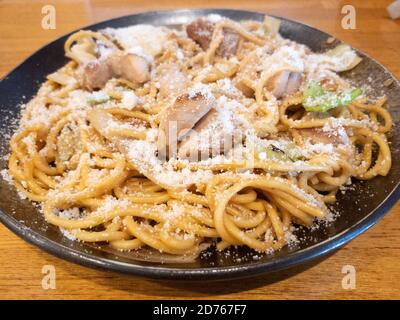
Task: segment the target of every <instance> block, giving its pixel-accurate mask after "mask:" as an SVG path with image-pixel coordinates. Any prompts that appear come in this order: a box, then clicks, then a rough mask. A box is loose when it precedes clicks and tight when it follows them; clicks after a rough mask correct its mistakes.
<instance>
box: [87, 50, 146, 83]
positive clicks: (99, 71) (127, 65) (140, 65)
mask: <svg viewBox="0 0 400 320" xmlns="http://www.w3.org/2000/svg"><path fill="white" fill-rule="evenodd" d="M111 78H123V79H126V80H128V81H131V82H133V83H139V84H140V83H144V82H146V81H148V80H149V79H150V66H149V63H148V62H147V61H146V59H145V58H143V57H141V56H138V55H136V54H132V53H127V54H119V53H118V54H113V55H110V56H109V57H107V58H106V59H104V60H98V61H94V62H90V63H88V64H87V65H86V66H85V67H84V72H83V84H84V86H85V87H86V88H87V89H89V90H93V89H99V88H102V87H103V86H104V85H105V84H106V82H107V81H108V80H110V79H111Z"/></svg>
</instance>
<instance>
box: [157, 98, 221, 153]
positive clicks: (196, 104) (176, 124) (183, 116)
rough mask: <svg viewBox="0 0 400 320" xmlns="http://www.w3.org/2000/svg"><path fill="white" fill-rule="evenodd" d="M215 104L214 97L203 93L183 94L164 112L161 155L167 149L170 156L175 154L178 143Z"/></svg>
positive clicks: (160, 129)
mask: <svg viewBox="0 0 400 320" xmlns="http://www.w3.org/2000/svg"><path fill="white" fill-rule="evenodd" d="M214 104H215V99H214V98H213V97H212V96H209V95H205V94H203V93H202V92H196V93H195V94H188V93H186V94H183V95H181V96H179V97H177V98H176V99H175V102H174V104H173V105H171V106H170V107H168V108H167V109H166V110H164V112H163V114H162V115H161V118H160V125H159V129H158V141H157V147H158V151H159V153H161V154H164V153H165V151H167V149H170V147H171V149H170V150H169V153H170V156H172V155H173V154H174V153H175V150H173V149H175V148H176V146H177V144H178V142H179V141H180V140H181V139H182V137H183V136H184V135H185V134H187V133H188V131H189V130H190V129H192V128H193V127H194V126H195V124H196V123H197V122H198V121H199V120H200V119H201V118H202V117H203V116H204V115H205V114H206V113H208V112H209V111H210V109H211V108H212V107H213V105H214Z"/></svg>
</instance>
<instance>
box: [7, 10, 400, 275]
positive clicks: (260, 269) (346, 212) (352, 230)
mask: <svg viewBox="0 0 400 320" xmlns="http://www.w3.org/2000/svg"><path fill="white" fill-rule="evenodd" d="M210 13H218V14H220V15H223V16H226V17H229V18H231V19H234V20H242V19H253V20H258V21H262V20H263V18H264V14H263V13H255V12H248V11H236V10H215V9H213V10H180V11H164V12H148V13H141V14H135V15H131V16H125V17H121V18H116V19H113V20H109V21H105V22H102V23H98V24H95V25H92V26H89V27H87V28H88V29H91V30H97V29H102V28H105V27H124V26H129V25H134V24H139V23H147V24H154V25H179V24H182V23H186V22H188V21H190V20H192V19H194V18H196V17H200V16H203V15H207V14H210ZM281 20H282V24H281V33H282V35H283V36H284V37H286V38H289V39H292V40H295V41H297V42H299V43H303V44H306V45H307V46H309V47H310V48H311V49H312V50H314V51H324V50H326V49H327V48H329V47H332V46H334V45H336V44H337V43H335V44H333V45H332V44H331V45H328V44H327V43H326V40H327V38H328V37H329V35H328V34H326V33H324V32H321V31H319V30H317V29H314V28H312V27H309V26H306V25H303V24H301V23H297V22H294V21H290V20H286V19H281ZM67 37H68V35H66V36H64V37H62V38H60V39H57V40H55V41H54V42H52V43H50V44H48V45H47V46H45V47H43V48H42V49H40V50H39V51H37V52H36V53H34V54H33V55H32V56H31V57H30V58H28V59H27V60H26V61H24V62H23V63H22V64H21V65H19V66H18V67H17V68H16V69H15V70H13V71H12V72H11V73H10V74H8V75H7V76H6V77H5V78H4V79H2V81H1V83H0V130H1V131H0V132H1V133H4V132H10V131H12V129H10V128H11V127H12V124H13V123H15V120H14V121H13V119H15V118H16V117H18V114H19V108H20V107H19V105H20V104H21V103H24V102H27V101H29V100H30V99H31V98H32V96H34V95H35V93H36V91H37V89H38V87H39V85H40V83H42V82H43V81H44V79H45V76H46V75H47V74H49V73H52V72H54V71H55V70H56V69H58V68H60V67H61V66H63V65H64V64H65V63H66V62H67V59H66V58H65V57H64V50H63V45H64V42H65V40H66V38H67ZM376 45H379V44H376ZM359 54H360V55H361V56H362V57H363V61H362V63H361V64H359V65H358V66H357V67H356V68H355V69H354V70H352V71H351V72H349V73H347V74H345V76H346V77H349V78H351V79H353V80H354V81H355V83H358V84H360V85H361V84H363V83H365V82H366V79H367V78H368V77H370V79H372V83H371V86H372V87H373V88H376V89H377V91H378V92H380V93H384V94H385V95H386V96H387V97H388V106H389V110H390V112H391V114H392V116H393V118H394V122H395V126H394V129H393V132H392V133H391V138H390V141H391V149H392V156H393V167H392V169H391V171H390V173H389V175H388V176H387V177H377V178H375V179H373V180H370V181H366V182H355V185H356V188H355V189H354V190H351V191H347V192H346V193H345V194H344V195H342V194H340V195H339V201H338V202H337V204H336V205H335V207H334V208H335V210H336V211H339V212H340V213H341V214H340V216H339V218H338V219H337V220H336V221H335V222H334V223H332V224H331V225H330V226H327V227H320V228H319V229H317V230H314V231H309V230H299V231H298V236H299V237H300V238H302V239H303V241H302V242H301V243H299V244H298V245H297V247H293V248H284V249H283V250H281V251H279V252H276V253H275V254H272V255H267V256H260V259H258V260H254V259H253V256H254V252H250V250H246V249H244V248H242V249H235V250H232V252H231V255H230V256H226V255H225V254H219V253H217V252H215V250H213V249H210V250H209V251H208V252H207V254H206V255H203V256H202V258H199V259H198V260H197V261H196V262H194V263H185V264H178V263H174V264H160V263H152V262H146V261H143V260H141V259H140V258H139V257H138V256H137V254H135V253H131V254H121V253H119V252H115V251H112V250H110V249H106V248H105V247H94V246H92V245H88V244H84V243H79V242H73V241H70V240H68V239H67V238H65V237H63V235H62V234H61V233H60V231H59V230H58V229H57V228H56V227H54V226H50V225H48V224H47V223H46V222H45V221H44V219H43V217H42V216H41V215H40V214H39V213H38V211H37V209H36V208H35V207H34V206H33V205H32V204H31V203H30V202H29V201H28V200H21V199H20V198H19V197H18V195H17V193H16V191H15V189H14V187H12V186H11V185H10V184H8V183H7V182H6V181H3V180H2V179H1V178H0V197H1V198H0V220H1V222H2V223H4V224H5V225H6V226H7V227H8V228H10V229H11V230H12V231H13V232H15V233H16V234H18V235H19V236H21V237H22V238H24V239H25V240H27V241H29V242H30V243H33V244H35V245H37V246H39V247H40V248H42V249H44V250H46V251H48V252H50V253H52V254H54V255H56V256H58V257H61V258H65V259H67V260H70V261H73V262H76V263H79V264H82V265H86V266H92V267H100V268H104V269H108V270H115V271H121V272H125V273H132V274H136V275H142V276H147V277H152V278H162V279H229V278H240V277H248V276H252V275H256V274H261V273H270V272H277V271H280V270H284V269H287V268H289V267H291V266H295V265H299V264H303V263H305V262H306V261H308V260H311V259H314V258H317V257H320V256H322V255H325V254H327V253H328V252H332V251H333V250H335V249H337V248H339V247H340V246H342V245H344V244H345V243H347V242H348V241H350V240H351V239H353V238H354V237H356V236H357V235H359V234H361V233H362V232H364V231H365V230H367V229H368V228H369V227H371V226H372V225H374V224H375V223H377V222H378V221H379V219H381V218H382V217H383V216H384V215H385V213H386V212H387V211H388V210H389V209H390V208H391V207H392V206H393V205H394V204H395V203H396V201H397V200H398V199H399V197H400V187H399V181H400V84H399V82H398V81H397V80H396V79H395V78H394V77H393V75H392V74H391V73H390V72H389V71H387V70H386V69H385V68H384V67H383V66H382V65H380V64H379V63H378V62H376V61H375V60H373V59H372V58H370V57H368V56H366V55H365V54H363V53H359ZM388 78H393V80H394V82H393V84H392V85H391V86H390V87H389V88H386V87H384V86H383V81H384V80H386V79H388ZM2 136H3V139H1V142H0V157H1V159H2V160H0V166H1V167H0V168H1V169H3V168H5V167H6V162H5V160H4V157H3V156H4V155H6V154H7V153H8V139H9V138H8V137H7V136H6V135H5V134H2Z"/></svg>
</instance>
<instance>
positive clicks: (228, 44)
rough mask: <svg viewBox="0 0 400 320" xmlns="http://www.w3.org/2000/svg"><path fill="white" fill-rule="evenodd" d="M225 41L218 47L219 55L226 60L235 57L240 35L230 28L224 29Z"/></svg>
mask: <svg viewBox="0 0 400 320" xmlns="http://www.w3.org/2000/svg"><path fill="white" fill-rule="evenodd" d="M223 35H224V40H223V41H222V43H221V45H220V46H219V47H218V50H217V55H219V56H221V57H225V58H229V57H231V56H234V55H235V54H236V52H237V49H238V46H239V40H240V36H239V34H238V33H237V32H236V31H235V30H233V29H230V28H224V29H223Z"/></svg>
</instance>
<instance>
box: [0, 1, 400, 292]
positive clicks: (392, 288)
mask: <svg viewBox="0 0 400 320" xmlns="http://www.w3.org/2000/svg"><path fill="white" fill-rule="evenodd" d="M48 3H49V1H20V0H3V1H1V2H0V17H1V21H0V77H2V76H3V75H5V74H6V73H8V72H9V71H11V70H12V69H13V68H15V67H16V66H17V65H18V64H19V63H20V62H21V61H23V60H24V59H25V58H26V57H28V56H29V55H31V54H32V53H33V52H34V51H35V50H37V49H38V48H40V47H41V46H43V45H44V44H46V43H47V42H49V41H51V40H53V39H55V38H56V37H58V36H60V35H62V34H65V33H67V32H70V31H72V30H74V29H77V28H80V27H83V26H86V25H88V24H92V23H94V22H98V21H102V20H106V19H109V18H113V17H117V16H122V15H127V14H132V13H135V12H140V11H147V10H160V9H174V8H185V7H186V8H188V7H204V6H207V7H216V8H223V7H226V8H238V9H239V8H240V9H244V10H255V11H261V12H266V13H270V14H274V15H278V16H284V17H287V18H289V19H293V20H296V21H299V22H303V23H306V24H309V25H311V26H314V27H316V28H318V29H321V30H323V31H325V32H328V33H330V34H332V35H333V36H335V37H337V38H339V39H342V40H344V41H345V42H348V43H350V44H351V45H352V46H354V47H355V48H357V49H360V50H362V51H364V52H366V53H367V54H369V55H371V56H372V57H374V58H376V59H377V60H378V61H380V62H381V63H383V64H384V65H385V66H386V67H388V68H389V69H390V70H391V71H392V72H393V73H394V74H395V75H396V76H397V78H400V64H399V63H398V59H399V56H400V20H397V21H393V20H391V19H390V18H389V17H388V14H387V13H386V10H385V7H386V6H387V5H388V4H389V3H390V1H370V0H367V1H365V0H363V1H361V0H360V1H334V0H321V1H313V0H311V1H284V2H283V1H279V0H273V1H255V0H246V1H243V0H238V1H237V0H230V1H227V0H221V1H194V0H182V1H181V0H171V1H161V0H157V1H156V0H151V1H149V0H145V1H128V0H125V1H111V0H92V1H90V0H86V1H85V0H68V1H67V0H58V1H51V3H52V4H54V6H55V8H56V29H55V30H43V29H42V27H41V19H42V17H43V14H42V13H41V9H42V7H43V6H44V5H46V4H48ZM283 3H284V4H283ZM346 4H352V5H353V6H354V7H355V9H356V18H357V20H356V21H357V24H356V29H355V30H345V29H343V28H342V27H341V19H342V17H343V14H341V9H342V7H343V6H344V5H346ZM399 231H400V203H398V204H397V206H396V207H394V208H393V209H392V210H391V211H390V212H389V213H388V214H387V215H386V216H385V218H384V219H383V220H382V221H380V222H379V223H378V224H377V225H376V226H374V227H373V228H371V229H370V230H369V231H367V232H366V233H364V234H363V235H361V236H359V237H358V238H356V239H355V240H353V241H352V242H351V243H349V244H348V245H346V246H345V247H343V248H342V249H340V250H339V251H337V252H336V253H334V254H333V255H331V256H329V257H328V258H326V259H325V260H323V261H322V262H320V263H318V264H315V265H314V266H312V267H310V268H308V269H305V270H303V271H302V272H298V273H296V274H294V275H290V276H289V275H287V274H283V275H282V276H281V277H280V279H278V281H275V280H276V279H271V278H270V277H267V276H266V277H258V278H255V279H247V280H245V281H239V280H238V281H230V282H222V283H212V284H209V285H205V284H204V282H202V283H189V282H165V281H164V282H160V281H154V280H148V279H144V278H140V277H135V276H127V275H120V274H117V273H112V272H107V271H99V270H94V269H90V268H86V267H82V266H79V265H76V264H73V263H70V262H66V261H64V260H61V259H58V258H56V257H53V256H51V255H49V254H47V253H45V252H43V251H41V250H40V249H38V248H36V247H34V246H32V245H30V244H28V243H26V242H25V241H23V240H21V239H20V238H18V237H17V236H16V235H14V234H13V233H12V232H10V231H9V230H8V229H6V227H4V226H3V225H0V298H3V299H96V298H97V299H162V298H167V299H170V298H172V299H174V298H177V299H178V298H184V299H188V298H205V299H207V298H210V299H212V298H218V299H222V298H229V299H296V298H297V299H307V298H317V299H332V298H333V299H353V298H357V299H363V298H370V299H375V298H376V299H390V298H397V299H399V298H400V263H399V262H400V232H399ZM45 265H53V266H54V267H55V271H56V288H55V289H48V290H45V289H43V288H42V279H43V276H44V275H43V274H42V270H43V269H42V268H43V266H45ZM346 265H352V266H354V268H355V270H356V288H355V289H347V290H345V289H343V288H342V280H343V277H344V276H345V275H344V274H343V273H342V271H343V269H342V268H343V267H344V266H346Z"/></svg>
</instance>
